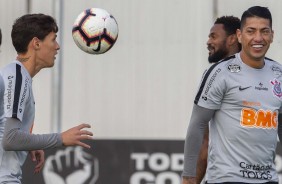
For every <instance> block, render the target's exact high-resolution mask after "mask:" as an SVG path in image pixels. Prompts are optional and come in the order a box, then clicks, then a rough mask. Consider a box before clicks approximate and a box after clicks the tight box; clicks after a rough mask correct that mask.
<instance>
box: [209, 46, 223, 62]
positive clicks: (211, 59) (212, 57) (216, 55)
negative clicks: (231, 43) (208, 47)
mask: <svg viewBox="0 0 282 184" xmlns="http://www.w3.org/2000/svg"><path fill="white" fill-rule="evenodd" d="M227 54H228V52H227V50H226V49H219V50H218V51H216V52H215V53H213V54H211V55H209V57H208V60H209V63H217V62H219V61H220V60H222V59H224V58H225V57H226V56H227Z"/></svg>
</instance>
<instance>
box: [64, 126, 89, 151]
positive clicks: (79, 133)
mask: <svg viewBox="0 0 282 184" xmlns="http://www.w3.org/2000/svg"><path fill="white" fill-rule="evenodd" d="M84 128H91V126H90V125H89V124H80V125H78V126H75V127H73V128H71V129H68V130H67V131H65V132H63V133H62V134H61V136H62V140H63V144H64V145H65V146H76V145H78V146H82V147H84V148H90V146H89V145H88V144H85V143H83V142H81V140H87V139H92V136H93V133H92V132H90V131H87V130H83V129H84Z"/></svg>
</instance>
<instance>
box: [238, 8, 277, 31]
mask: <svg viewBox="0 0 282 184" xmlns="http://www.w3.org/2000/svg"><path fill="white" fill-rule="evenodd" d="M250 17H260V18H264V19H268V20H269V23H270V27H271V28H272V16H271V13H270V11H269V9H268V8H267V7H262V6H253V7H250V8H249V9H248V10H246V11H245V12H244V13H243V14H242V17H241V29H242V28H243V26H244V25H245V23H246V19H247V18H250Z"/></svg>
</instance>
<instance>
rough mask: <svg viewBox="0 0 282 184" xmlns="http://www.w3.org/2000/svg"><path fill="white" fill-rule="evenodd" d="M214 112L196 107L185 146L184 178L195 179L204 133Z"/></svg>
mask: <svg viewBox="0 0 282 184" xmlns="http://www.w3.org/2000/svg"><path fill="white" fill-rule="evenodd" d="M214 112H215V111H214V110H210V109H205V108H202V107H199V106H197V105H194V107H193V112H192V116H191V120H190V123H189V127H188V131H187V136H186V140H185V146H184V170H183V173H182V176H183V177H195V176H196V166H197V160H198V155H199V152H200V148H201V145H202V140H203V136H204V132H205V130H206V128H207V127H208V122H209V121H210V119H211V118H212V116H213V114H214Z"/></svg>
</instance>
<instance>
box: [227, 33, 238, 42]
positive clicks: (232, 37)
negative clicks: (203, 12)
mask: <svg viewBox="0 0 282 184" xmlns="http://www.w3.org/2000/svg"><path fill="white" fill-rule="evenodd" d="M235 43H236V44H237V35H236V34H232V35H229V36H228V45H234V44H235Z"/></svg>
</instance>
